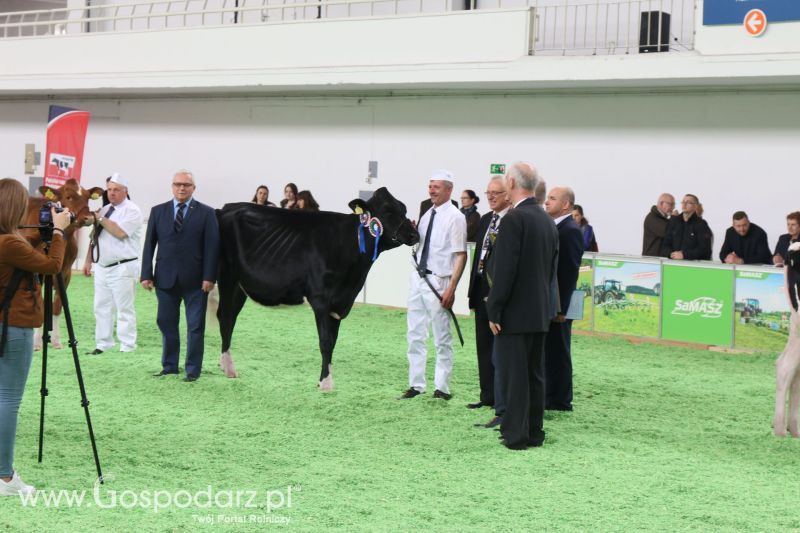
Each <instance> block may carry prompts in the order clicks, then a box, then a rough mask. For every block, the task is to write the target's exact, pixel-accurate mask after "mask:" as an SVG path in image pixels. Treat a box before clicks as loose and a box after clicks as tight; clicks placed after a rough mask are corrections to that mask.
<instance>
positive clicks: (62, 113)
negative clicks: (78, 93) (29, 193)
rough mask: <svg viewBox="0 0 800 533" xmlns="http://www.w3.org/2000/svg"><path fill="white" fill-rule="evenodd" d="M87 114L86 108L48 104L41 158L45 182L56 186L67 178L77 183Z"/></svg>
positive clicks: (79, 178) (59, 185)
mask: <svg viewBox="0 0 800 533" xmlns="http://www.w3.org/2000/svg"><path fill="white" fill-rule="evenodd" d="M89 116H90V114H89V112H88V111H80V110H78V109H70V108H69V107H62V106H57V105H51V106H50V115H49V117H48V120H47V150H46V152H45V161H44V162H45V166H44V168H45V170H44V184H45V185H47V186H49V187H54V188H58V187H61V186H62V185H64V182H65V181H67V180H68V179H74V180H75V181H77V182H78V183H80V181H81V169H82V167H83V147H84V143H85V141H86V130H87V128H88V127H89Z"/></svg>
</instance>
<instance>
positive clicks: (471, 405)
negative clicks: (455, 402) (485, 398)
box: [467, 402, 491, 409]
mask: <svg viewBox="0 0 800 533" xmlns="http://www.w3.org/2000/svg"><path fill="white" fill-rule="evenodd" d="M490 406H491V404H488V403H483V402H475V403H468V404H467V409H480V408H481V407H490Z"/></svg>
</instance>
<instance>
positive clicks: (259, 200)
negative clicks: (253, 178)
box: [250, 185, 275, 207]
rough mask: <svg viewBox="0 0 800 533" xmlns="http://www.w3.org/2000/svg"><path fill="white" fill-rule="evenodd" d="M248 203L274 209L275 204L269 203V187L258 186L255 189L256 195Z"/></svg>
mask: <svg viewBox="0 0 800 533" xmlns="http://www.w3.org/2000/svg"><path fill="white" fill-rule="evenodd" d="M250 201H251V202H253V203H254V204H258V205H268V206H270V207H275V204H273V203H272V202H270V201H269V187H267V186H266V185H259V186H258V189H256V193H255V194H254V195H253V199H252V200H250Z"/></svg>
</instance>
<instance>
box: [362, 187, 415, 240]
mask: <svg viewBox="0 0 800 533" xmlns="http://www.w3.org/2000/svg"><path fill="white" fill-rule="evenodd" d="M348 205H349V206H350V209H352V210H353V211H354V212H355V213H356V214H358V215H360V214H362V213H366V212H368V213H369V214H370V215H371V216H372V217H375V218H377V219H378V220H380V223H381V225H382V226H383V234H382V235H381V240H380V244H379V247H378V248H379V250H380V251H383V250H390V249H392V248H396V247H397V246H400V245H401V244H405V245H408V246H413V245H415V244H417V243H418V242H419V233H417V230H416V229H414V225H413V224H412V223H411V221H410V220H408V218H406V206H405V205H404V204H403V202H401V201H399V200H398V199H397V198H395V197H394V196H392V195H391V193H389V191H387V190H386V187H381V188H380V189H378V190H377V191H375V193H374V194H373V195H372V198H370V199H369V200H368V201H366V202H365V201H364V200H361V199H355V200H353V201H351V202H350V203H349V204H348Z"/></svg>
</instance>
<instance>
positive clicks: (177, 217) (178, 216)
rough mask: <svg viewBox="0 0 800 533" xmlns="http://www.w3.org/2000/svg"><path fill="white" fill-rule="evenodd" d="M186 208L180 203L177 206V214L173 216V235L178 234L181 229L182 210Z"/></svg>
mask: <svg viewBox="0 0 800 533" xmlns="http://www.w3.org/2000/svg"><path fill="white" fill-rule="evenodd" d="M184 207H186V204H185V203H183V202H181V203H179V204H178V212H177V213H176V214H175V225H174V226H173V228H174V229H175V233H180V232H181V230H182V229H183V208H184Z"/></svg>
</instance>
